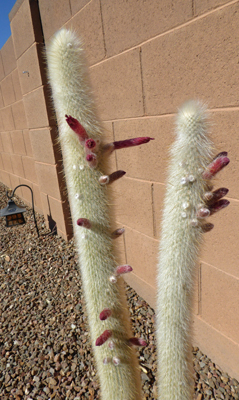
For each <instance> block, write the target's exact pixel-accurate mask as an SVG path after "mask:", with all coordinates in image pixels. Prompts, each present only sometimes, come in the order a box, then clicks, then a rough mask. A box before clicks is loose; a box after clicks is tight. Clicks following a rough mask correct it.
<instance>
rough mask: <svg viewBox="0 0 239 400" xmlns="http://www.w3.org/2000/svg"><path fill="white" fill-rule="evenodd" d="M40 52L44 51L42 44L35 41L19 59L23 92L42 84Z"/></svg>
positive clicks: (18, 65) (18, 64)
mask: <svg viewBox="0 0 239 400" xmlns="http://www.w3.org/2000/svg"><path fill="white" fill-rule="evenodd" d="M39 52H42V53H43V48H42V45H41V44H36V43H34V44H33V45H32V46H31V47H29V48H28V49H27V50H26V51H25V52H24V53H23V54H22V56H21V57H20V58H19V59H18V60H17V67H18V70H19V75H20V83H21V89H22V93H23V94H26V93H29V92H31V91H32V90H34V89H36V88H38V87H40V86H41V85H42V77H41V71H40V65H39ZM25 71H26V72H25Z"/></svg>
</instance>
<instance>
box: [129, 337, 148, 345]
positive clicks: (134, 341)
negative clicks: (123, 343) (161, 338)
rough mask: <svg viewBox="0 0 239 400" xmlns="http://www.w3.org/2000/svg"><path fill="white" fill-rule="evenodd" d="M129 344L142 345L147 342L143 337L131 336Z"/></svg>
mask: <svg viewBox="0 0 239 400" xmlns="http://www.w3.org/2000/svg"><path fill="white" fill-rule="evenodd" d="M129 345H130V346H140V347H144V346H147V342H146V341H145V340H144V339H139V338H137V337H132V338H130V339H129Z"/></svg>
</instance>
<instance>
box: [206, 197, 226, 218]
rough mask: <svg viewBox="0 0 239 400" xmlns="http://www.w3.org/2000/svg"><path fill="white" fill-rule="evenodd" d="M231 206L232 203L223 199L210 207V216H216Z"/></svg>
mask: <svg viewBox="0 0 239 400" xmlns="http://www.w3.org/2000/svg"><path fill="white" fill-rule="evenodd" d="M229 204H230V201H228V200H226V199H222V200H219V201H216V203H213V204H211V205H210V206H209V209H210V214H211V215H212V214H215V213H216V212H218V211H220V210H222V209H223V208H225V207H227V206H228V205H229Z"/></svg>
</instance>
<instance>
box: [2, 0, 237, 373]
mask: <svg viewBox="0 0 239 400" xmlns="http://www.w3.org/2000/svg"><path fill="white" fill-rule="evenodd" d="M20 3H21V5H20V8H19V11H18V12H17V13H16V14H15V16H14V17H13V19H12V22H11V27H12V33H13V35H12V39H10V40H9V42H7V43H6V45H5V46H6V49H5V46H4V48H3V49H2V51H1V55H2V59H5V57H7V55H5V53H7V49H8V48H10V46H12V45H11V43H12V42H11V41H13V45H14V43H15V46H16V47H15V59H14V55H13V53H11V57H12V58H11V60H12V61H11V70H10V71H8V72H6V71H5V70H3V71H4V72H3V74H2V75H1V77H2V78H1V79H2V81H1V90H2V92H3V91H4V83H5V85H9V83H8V82H9V81H8V80H6V79H9V77H8V75H10V76H12V81H13V79H14V78H13V73H14V71H15V70H16V69H17V71H18V75H19V77H20V83H21V86H20V87H21V91H22V92H21V96H22V98H23V99H22V100H21V99H20V100H18V101H19V102H20V103H21V101H22V103H21V104H23V105H24V107H23V109H24V110H25V114H26V121H27V128H26V129H28V130H29V133H30V141H28V146H29V147H30V143H31V145H32V149H33V153H32V156H31V159H32V160H33V161H34V165H35V171H36V178H37V183H38V187H39V190H40V193H41V195H40V199H41V204H42V205H41V207H42V208H41V209H42V210H43V212H44V213H45V215H47V213H48V212H49V210H48V211H47V203H49V201H50V204H51V206H52V207H53V204H56V203H57V202H58V203H57V204H58V205H59V207H60V206H61V209H60V210H61V211H62V210H63V209H62V204H63V203H62V197H61V191H60V189H57V182H58V181H57V180H58V179H59V175H58V174H57V172H58V170H57V165H58V164H59V161H57V160H58V159H57V158H56V150H55V147H54V145H53V147H52V149H51V150H50V144H51V143H53V142H54V141H53V136H54V135H53V133H52V132H55V131H54V122H53V120H51V117H50V116H49V112H48V111H46V110H47V109H48V106H49V99H48V98H47V97H46V90H45V87H46V86H45V85H46V83H45V81H44V80H42V81H40V80H39V81H37V82H38V83H36V80H34V82H33V81H32V83H31V84H30V83H29V86H28V84H27V81H28V80H27V78H28V77H27V76H26V74H22V70H25V69H26V70H29V68H30V66H29V65H30V60H32V57H31V56H30V54H31V53H30V52H34V54H35V55H36V53H37V48H38V46H37V39H36V36H35V41H34V40H33V41H32V42H31V43H29V42H28V41H27V37H28V35H26V34H25V31H26V30H27V29H28V28H27V27H28V26H29V24H30V22H26V21H27V16H26V15H27V14H26V10H28V9H29V0H24V1H23V2H21V1H20V2H19V4H20ZM33 3H35V2H34V1H31V4H33ZM17 4H18V2H17V3H16V5H17ZM39 9H40V17H41V24H42V35H43V39H44V41H45V43H46V44H47V43H48V42H49V40H50V38H51V37H52V35H53V34H54V33H55V32H56V31H57V30H58V29H59V28H61V27H62V26H66V27H68V28H70V27H72V28H73V29H75V30H76V31H77V33H79V34H80V35H81V36H82V37H83V39H84V43H85V50H86V55H87V60H88V64H89V71H90V78H91V82H92V86H93V89H94V92H95V97H96V101H97V106H98V111H99V115H100V117H101V119H102V121H103V123H104V126H105V128H106V132H107V135H108V137H109V138H111V140H121V139H124V138H129V137H135V136H151V137H154V138H155V139H156V140H155V141H154V142H151V143H149V144H148V145H145V146H142V147H139V148H134V149H127V150H125V151H123V150H121V151H118V152H116V154H115V155H114V156H113V157H112V166H111V167H112V171H113V170H114V169H115V168H117V169H124V170H125V171H127V175H126V177H124V178H123V179H121V180H120V181H119V182H117V183H116V184H115V185H114V189H115V201H114V206H115V209H116V216H117V222H118V226H124V227H125V229H126V233H125V236H124V238H123V239H122V240H121V242H118V245H119V246H120V248H121V262H127V263H130V264H131V265H132V266H133V268H134V272H133V273H132V274H131V275H130V277H129V278H128V282H129V283H130V284H131V285H132V286H133V287H134V288H135V289H136V290H137V291H138V293H139V294H141V295H142V297H144V298H145V299H146V300H147V301H148V302H149V303H150V304H151V305H153V306H154V304H155V294H156V288H155V276H156V267H155V266H156V263H157V253H158V244H159V239H160V218H161V209H162V202H163V197H164V191H165V179H166V174H167V170H166V169H167V161H168V149H169V146H170V145H171V143H172V141H173V139H174V118H175V113H176V111H177V108H178V106H180V105H181V104H182V103H183V102H184V101H186V100H188V99H189V98H199V99H201V100H203V101H205V102H206V103H207V104H208V107H209V110H210V117H211V120H212V126H211V137H212V139H213V140H214V142H215V145H216V147H217V150H218V151H222V150H227V151H228V152H229V155H230V158H231V164H230V166H229V167H227V168H226V169H225V171H223V172H222V173H221V174H220V176H219V177H218V179H217V182H216V186H217V187H220V186H226V187H229V188H230V192H229V196H228V198H229V199H230V201H231V205H230V207H229V208H228V209H226V210H224V211H222V212H221V213H219V214H218V215H215V216H214V217H213V223H214V224H215V228H214V229H213V230H212V232H210V233H208V234H207V235H205V239H206V241H205V246H204V249H203V252H202V254H201V257H200V262H199V266H198V279H197V283H196V285H195V303H194V344H195V345H199V347H200V348H201V349H202V351H204V352H205V353H206V354H207V355H208V356H209V357H211V358H212V359H213V360H214V361H215V362H216V363H217V364H219V365H220V366H221V367H222V368H223V369H224V370H225V371H227V372H228V373H230V374H231V375H232V376H234V377H236V378H239V364H238V359H239V333H238V332H239V312H238V311H239V269H238V256H239V250H238V244H237V240H238V239H239V233H238V229H237V223H238V220H239V217H238V215H239V213H238V211H239V203H238V200H239V190H238V185H237V182H238V170H239V169H238V163H239V160H238V156H237V153H236V151H237V142H238V139H237V136H238V133H237V130H238V120H239V100H238V65H239V63H238V42H239V40H238V39H239V2H238V1H225V0H220V1H219V0H211V1H206V0H205V1H204V0H183V1H178V2H175V3H172V2H168V1H166V0H164V1H161V2H158V1H157V2H156V1H154V0H146V1H138V0H131V1H125V0H111V1H108V0H91V1H87V0H51V1H50V2H49V0H39ZM21 10H22V11H21ZM24 10H25V11H24ZM13 11H14V9H13ZM24 12H25V14H24ZM28 21H29V20H28ZM14 30H15V34H14ZM37 32H38V31H37ZM35 35H37V33H36V32H35ZM4 52H5V53H4ZM9 53H10V51H9ZM9 57H10V56H9ZM24 57H26V63H24V62H23V61H24ZM16 60H17V61H16ZM20 60H21V64H20ZM35 62H37V57H36V61H35ZM38 62H39V63H40V65H42V64H41V63H42V60H40V61H39V57H38ZM3 63H4V61H3ZM14 63H15V64H14ZM33 64H34V63H33ZM3 65H5V64H3ZM8 65H9V63H8ZM20 65H21V67H20ZM32 68H33V70H34V71H35V69H36V68H37V67H36V66H35V64H34V66H32ZM34 68H35V69H34ZM15 74H16V72H15ZM16 75H17V74H16ZM30 77H31V75H30ZM41 79H42V78H41ZM4 80H6V82H5V81H4ZM3 81H4V83H3ZM23 82H25V83H23ZM28 82H31V81H28ZM11 96H12V97H11ZM19 96H20V95H19ZM4 101H5V102H4V103H2V105H3V108H4V111H1V113H2V114H1V115H5V116H6V115H8V114H7V113H9V115H12V113H11V114H10V112H9V108H10V109H11V110H12V109H14V104H15V103H16V104H17V100H16V99H15V98H14V96H13V95H11V94H10V92H9V91H8V95H7V96H6V95H5V100H4ZM44 101H45V102H44ZM9 102H10V103H9ZM12 104H13V105H12ZM36 104H37V105H38V104H39V106H38V107H40V108H37V107H36ZM15 107H16V106H15ZM39 110H40V111H39ZM39 112H40V114H41V115H40V114H39ZM5 118H6V117H5ZM10 121H11V118H10V116H9V117H8V122H9V126H10V127H9V126H8V127H6V128H5V127H3V126H2V128H1V131H2V134H1V138H2V144H1V146H2V147H1V157H2V166H1V174H2V175H1V177H2V180H3V182H7V181H6V179H7V178H6V174H8V175H7V176H9V177H10V176H11V175H13V173H12V172H10V168H11V164H10V162H9V161H8V160H9V159H11V157H6V155H9V154H10V155H11V154H12V153H13V152H14V149H13V148H12V147H11V145H10V144H9V143H12V142H9V137H11V134H10V136H9V131H11V132H12V131H14V130H17V129H19V128H15V125H10ZM24 129H25V127H24ZM23 134H24V131H23ZM52 135H53V136H52ZM44 141H46V142H44ZM43 143H48V144H49V146H48V150H47V151H49V152H50V154H47V155H46V153H45V151H46V150H45V149H46V147H47V146H44V145H43ZM4 146H5V147H4ZM18 151H20V150H18ZM53 154H54V157H55V158H54V157H53ZM24 156H25V155H23V154H20V157H21V160H22V159H23V157H24ZM27 156H28V157H30V155H27ZM4 157H5V159H4ZM25 157H26V156H25ZM33 161H32V162H33ZM3 162H5V164H3ZM59 165H60V164H59ZM49 176H50V177H54V179H53V178H52V179H53V181H54V182H55V185H56V186H53V185H52V184H50V185H49V182H48V177H49ZM19 178H20V176H19ZM24 178H25V179H26V177H25V175H24ZM4 179H5V180H4ZM9 179H10V178H9ZM56 209H57V207H55V210H56ZM55 215H56V217H55V219H56V221H58V219H57V218H58V214H57V213H56V214H55ZM59 215H61V218H64V217H63V216H62V215H64V210H63V214H60V213H59ZM59 218H60V217H59ZM66 229H67V228H66ZM60 231H61V232H63V227H62V228H61V229H60ZM65 232H66V231H65ZM162 284H163V283H162Z"/></svg>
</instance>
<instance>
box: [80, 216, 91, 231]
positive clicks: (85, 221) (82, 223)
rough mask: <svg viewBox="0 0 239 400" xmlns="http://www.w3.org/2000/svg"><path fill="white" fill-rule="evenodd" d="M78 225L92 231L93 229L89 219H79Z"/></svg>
mask: <svg viewBox="0 0 239 400" xmlns="http://www.w3.org/2000/svg"><path fill="white" fill-rule="evenodd" d="M77 225H79V226H83V228H86V229H90V228H91V223H90V221H89V220H88V219H87V218H79V219H78V220H77Z"/></svg>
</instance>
